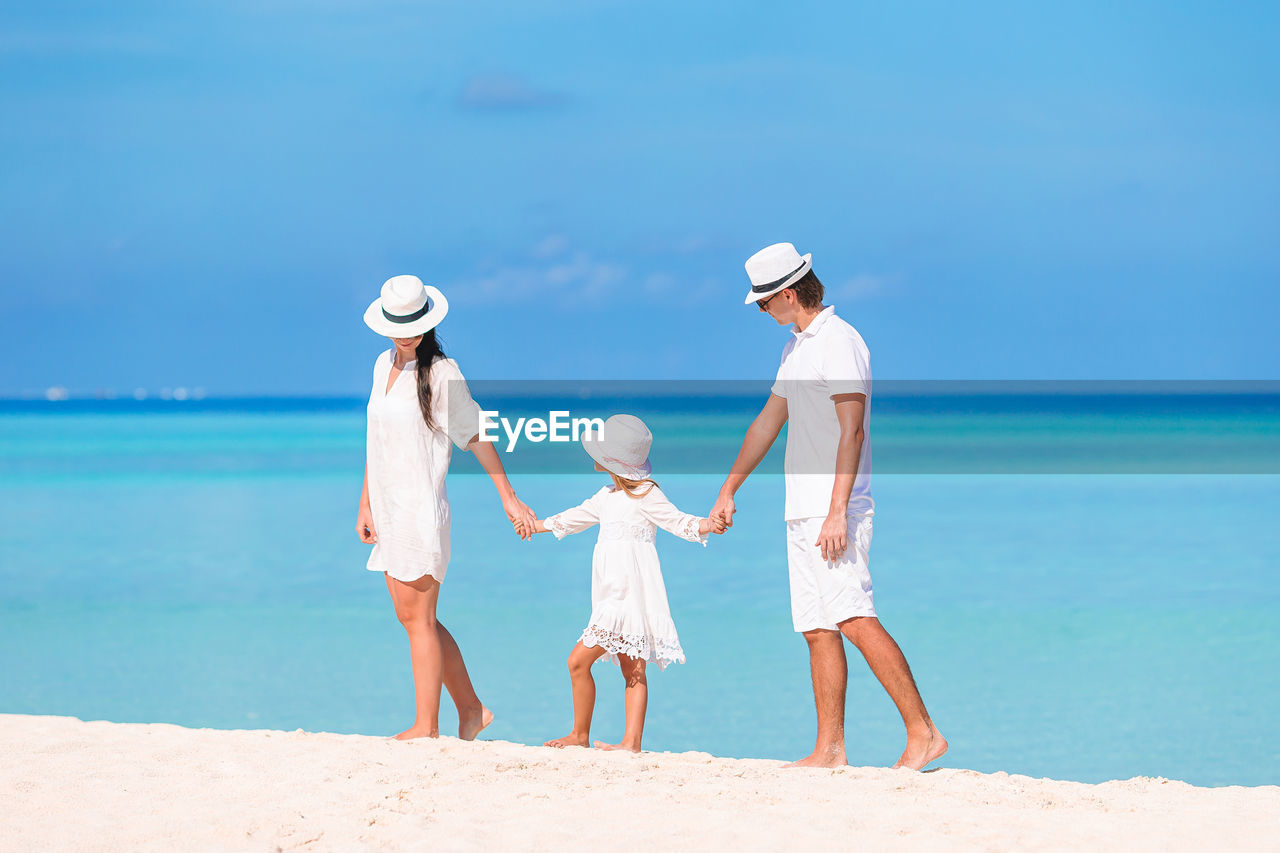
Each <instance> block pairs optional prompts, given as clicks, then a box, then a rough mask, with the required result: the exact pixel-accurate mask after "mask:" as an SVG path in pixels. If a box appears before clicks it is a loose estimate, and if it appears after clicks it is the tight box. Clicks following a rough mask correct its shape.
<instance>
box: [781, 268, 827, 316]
mask: <svg viewBox="0 0 1280 853" xmlns="http://www.w3.org/2000/svg"><path fill="white" fill-rule="evenodd" d="M787 290H794V291H795V292H796V299H797V300H798V301H799V302H800V306H801V307H802V308H817V307H819V306H821V305H822V296H823V293H824V291H823V288H822V282H820V281H818V277H817V276H816V275H814V273H813V268H812V267H810V268H809V271H808V272H807V273H805V274H804V275H802V276H800V279H799V280H798V281H797V282H796V283H795V284H793V285H791V286H790V287H788V288H787Z"/></svg>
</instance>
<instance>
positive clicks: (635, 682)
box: [595, 655, 649, 752]
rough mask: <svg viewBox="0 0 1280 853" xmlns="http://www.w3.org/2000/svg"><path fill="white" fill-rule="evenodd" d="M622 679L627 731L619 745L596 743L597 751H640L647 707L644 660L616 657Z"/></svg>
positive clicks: (624, 656) (647, 683)
mask: <svg viewBox="0 0 1280 853" xmlns="http://www.w3.org/2000/svg"><path fill="white" fill-rule="evenodd" d="M618 663H619V664H621V668H622V677H623V679H625V680H626V682H627V694H626V706H627V730H626V732H625V733H624V734H623V736H622V742H621V743H603V742H602V741H596V743H595V745H596V748H597V749H626V750H630V751H631V752H639V751H640V739H641V737H642V736H643V735H644V712H645V709H646V708H648V706H649V682H648V681H647V680H646V679H645V676H644V660H643V659H641V658H632V657H627V656H626V655H618Z"/></svg>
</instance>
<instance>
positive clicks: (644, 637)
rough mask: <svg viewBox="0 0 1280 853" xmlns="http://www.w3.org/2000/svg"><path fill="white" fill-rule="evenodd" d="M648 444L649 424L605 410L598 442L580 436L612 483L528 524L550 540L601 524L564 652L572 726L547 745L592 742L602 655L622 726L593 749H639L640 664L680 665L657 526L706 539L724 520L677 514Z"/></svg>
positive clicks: (644, 692)
mask: <svg viewBox="0 0 1280 853" xmlns="http://www.w3.org/2000/svg"><path fill="white" fill-rule="evenodd" d="M652 443H653V436H652V435H651V434H650V432H649V429H648V428H647V427H646V426H645V425H644V422H643V421H642V420H640V419H639V418H637V417H635V416H634V415H614V416H613V417H611V418H609V419H608V420H607V421H605V424H604V430H603V432H602V434H601V437H600V438H599V439H598V440H591V439H586V438H584V439H583V442H582V444H583V447H584V448H585V449H586V451H587V453H589V454H590V455H591V457H592V458H593V459H595V461H596V470H597V471H602V472H605V473H608V474H609V476H610V477H611V478H612V479H613V484H612V485H610V486H605V487H604V488H603V489H601V490H600V491H598V492H596V493H595V494H594V495H592V496H591V497H590V498H588V499H587V500H586V501H585V502H584V503H582V504H581V505H580V506H576V507H574V508H573V509H567V510H565V511H564V512H561V513H557V514H556V515H553V516H551V517H549V518H547V519H545V520H541V519H539V520H535V521H534V523H533V532H537V533H546V532H551V533H554V534H555V536H556V538H557V539H563V538H564V537H565V536H567V535H569V534H570V533H578V532H579V531H582V530H586V529H587V528H588V527H590V526H591V525H593V524H599V525H600V538H599V539H598V540H597V542H596V547H595V552H594V554H593V555H592V558H591V620H590V621H589V622H588V623H587V628H586V630H585V631H583V632H582V636H581V637H580V638H579V639H578V643H577V645H575V646H574V647H573V651H572V652H570V653H569V677H570V679H571V680H572V682H573V731H572V732H570V733H569V734H567V735H565V736H564V737H562V738H556V739H555V740H549V741H547V742H546V746H555V747H566V746H587V744H588V743H590V740H589V738H590V735H591V714H592V711H594V710H595V704H596V683H595V679H594V678H592V676H591V665H592V664H593V663H595V662H596V661H597V660H599V659H600V658H601V657H606V656H607V660H610V661H613V662H615V663H617V664H618V666H619V667H620V668H621V670H622V677H623V678H624V679H625V680H626V709H627V727H626V733H625V735H624V736H623V738H622V742H621V743H616V744H606V743H602V742H601V741H596V742H595V745H596V747H598V748H600V749H626V750H630V751H632V752H639V751H640V738H641V735H642V734H643V732H644V712H645V706H646V705H647V704H648V701H649V687H648V683H647V682H646V681H645V674H644V670H645V664H646V663H647V662H649V661H653V662H654V663H656V664H657V665H658V668H659V669H665V668H666V666H667V664H669V663H671V662H673V661H674V662H677V663H684V651H683V650H682V649H681V648H680V638H679V637H678V636H676V626H675V623H673V622H672V621H671V612H670V610H669V609H668V607H667V590H666V587H665V586H664V585H663V583H662V568H661V567H660V566H659V565H658V552H657V551H656V550H655V549H654V547H653V539H654V533H655V525H656V526H657V527H661V528H662V529H663V530H666V531H668V532H670V533H674V534H675V535H676V536H679V537H681V538H682V539H688V540H689V541H690V542H701V543H702V544H703V545H706V543H707V534H708V533H711V532H715V533H723V532H724V529H725V526H724V524H723V523H719V522H712V521H711V520H710V519H706V518H699V517H698V516H695V515H688V514H686V513H683V512H681V511H680V510H678V509H676V508H675V507H674V506H673V505H672V504H671V501H669V500H667V496H666V495H664V494H663V493H662V490H661V489H659V488H658V484H657V483H655V482H654V481H653V480H651V479H650V478H649V474H650V473H651V471H652V467H651V466H650V464H649V446H650V445H651V444H652ZM514 523H515V526H516V532H518V533H521V534H522V535H523V534H524V531H523V530H522V529H521V526H522V522H520V521H519V520H517V521H516V522H514Z"/></svg>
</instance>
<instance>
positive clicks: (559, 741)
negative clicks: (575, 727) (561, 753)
mask: <svg viewBox="0 0 1280 853" xmlns="http://www.w3.org/2000/svg"><path fill="white" fill-rule="evenodd" d="M587 738H588V736H587V735H580V734H578V733H577V732H569V734H567V735H565V736H564V737H558V738H556V739H555V740H549V741H547V742H546V743H544V744H543V746H554V747H555V748H556V749H564V748H565V747H566V746H587V745H588V743H587Z"/></svg>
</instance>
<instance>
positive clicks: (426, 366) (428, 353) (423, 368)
mask: <svg viewBox="0 0 1280 853" xmlns="http://www.w3.org/2000/svg"><path fill="white" fill-rule="evenodd" d="M413 352H414V356H415V357H416V358H417V359H418V408H420V409H422V419H423V420H425V421H426V422H427V426H429V427H431V428H432V429H435V427H436V423H435V421H434V420H432V418H431V366H432V365H433V364H435V361H436V359H437V358H444V357H445V355H444V350H442V349H440V341H439V339H437V338H436V330H435V329H432V330H430V331H429V332H427V333H426V334H425V335H423V336H422V340H420V341H418V348H417V349H415V350H414V351H413Z"/></svg>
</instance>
